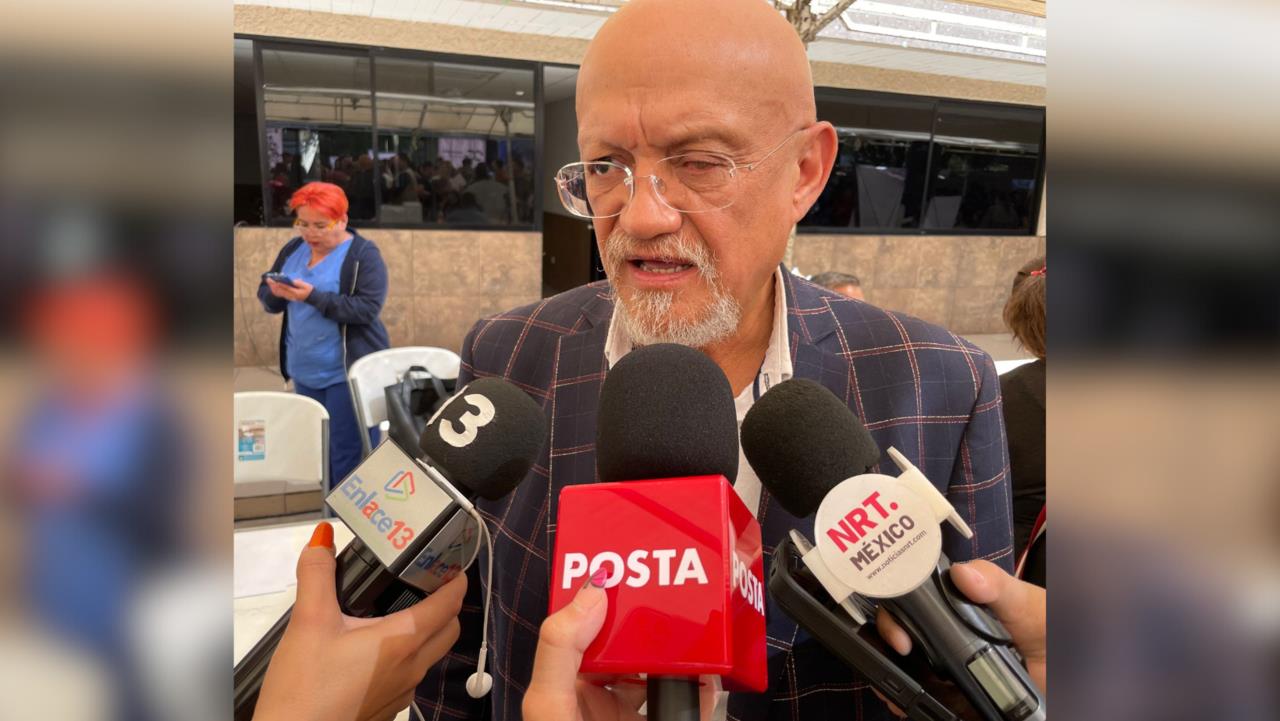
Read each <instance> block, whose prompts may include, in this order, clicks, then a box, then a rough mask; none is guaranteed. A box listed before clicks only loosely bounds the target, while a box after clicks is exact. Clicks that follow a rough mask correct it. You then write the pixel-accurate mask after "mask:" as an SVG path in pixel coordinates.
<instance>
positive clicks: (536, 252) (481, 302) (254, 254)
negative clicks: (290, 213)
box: [235, 228, 542, 366]
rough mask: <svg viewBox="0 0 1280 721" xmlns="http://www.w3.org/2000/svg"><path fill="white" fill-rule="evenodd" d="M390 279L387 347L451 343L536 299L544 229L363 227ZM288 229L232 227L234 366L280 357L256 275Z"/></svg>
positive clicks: (274, 320)
mask: <svg viewBox="0 0 1280 721" xmlns="http://www.w3.org/2000/svg"><path fill="white" fill-rule="evenodd" d="M361 234H362V235H364V236H365V237H367V238H368V239H369V240H372V241H373V242H374V243H376V244H377V245H378V248H379V249H380V250H381V251H382V258H383V260H384V261H386V264H387V272H388V275H389V278H390V290H389V291H388V293H387V302H386V305H385V306H383V309H382V322H383V323H385V324H386V326H387V331H388V333H390V335H391V344H392V345H393V346H405V345H431V346H439V347H442V348H449V349H452V350H455V351H456V350H457V349H458V348H459V347H460V346H461V344H462V337H463V336H464V335H465V334H466V332H467V330H469V329H470V328H471V325H472V324H473V323H475V321H476V320H477V319H479V318H480V317H482V316H485V315H491V314H493V313H498V312H500V311H504V310H508V309H510V308H514V307H516V306H519V305H524V304H525V303H531V302H533V301H536V300H538V298H539V297H541V295H542V293H541V291H542V236H541V235H540V234H539V233H503V232H477V231H447V230H445V231H441V230H362V231H361ZM292 236H293V231H292V230H291V229H289V228H236V229H235V281H236V287H235V296H236V297H235V303H236V310H235V354H236V355H235V357H236V365H237V366H251V365H266V366H274V365H275V364H276V363H278V362H279V359H278V343H279V339H280V316H279V315H271V314H268V313H266V312H265V311H263V310H262V306H261V305H260V304H259V303H258V299H257V288H258V278H259V277H260V276H261V275H262V273H263V272H265V271H267V270H268V269H270V267H271V263H272V261H273V260H275V257H276V254H277V253H278V252H279V251H280V248H281V247H283V246H284V244H285V243H286V242H288V240H289V238H291V237H292Z"/></svg>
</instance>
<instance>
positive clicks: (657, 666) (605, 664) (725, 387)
mask: <svg viewBox="0 0 1280 721" xmlns="http://www.w3.org/2000/svg"><path fill="white" fill-rule="evenodd" d="M597 427H598V431H597V437H596V459H597V470H598V474H599V478H600V480H601V481H602V482H601V483H596V484H590V485H579V486H568V487H566V488H565V489H563V490H562V491H561V493H560V500H559V512H558V515H557V520H556V542H555V558H554V561H553V567H552V568H553V571H552V580H551V601H550V611H551V612H552V613H554V612H555V611H557V610H559V609H560V608H563V607H564V606H565V605H567V604H568V603H569V602H570V601H571V600H572V599H573V596H574V595H575V593H576V592H577V590H578V589H579V588H580V587H581V586H582V584H583V583H585V582H586V580H587V579H588V578H590V577H591V576H592V575H593V574H595V573H596V572H597V571H600V570H604V572H605V573H606V574H607V575H606V578H605V584H604V585H605V592H606V593H607V594H608V598H609V612H608V615H607V616H606V618H605V622H604V626H603V627H602V628H601V630H600V633H599V634H598V635H597V636H596V639H595V641H594V642H592V644H591V645H590V646H589V647H588V648H587V650H586V653H585V654H584V656H583V663H582V667H581V670H582V671H583V672H584V673H605V674H646V675H647V676H648V700H649V705H648V709H647V713H648V716H649V718H651V719H656V720H657V721H663V720H664V719H673V718H678V719H686V718H687V719H696V718H698V693H697V690H698V683H699V679H700V677H705V676H717V677H719V679H720V681H721V682H722V683H723V685H724V687H725V688H726V689H728V690H731V691H751V692H760V691H764V690H765V689H766V687H767V686H768V668H767V661H766V652H765V616H764V607H765V590H764V564H763V560H762V548H761V539H760V525H759V524H758V523H757V522H756V520H755V518H754V517H753V516H752V514H751V511H750V510H749V509H748V508H747V507H746V505H745V504H743V502H742V500H741V499H740V498H739V497H738V495H737V493H735V492H734V490H733V487H732V485H731V484H732V481H733V480H734V479H735V478H736V477H737V471H738V426H737V416H736V414H735V412H734V405H733V395H732V392H731V391H730V388H729V382H728V380H727V379H726V378H725V376H724V373H723V372H721V370H720V369H719V367H717V366H716V365H715V364H714V363H713V362H712V361H711V360H710V359H709V358H707V357H706V356H705V355H703V354H702V353H700V352H698V351H696V350H693V349H691V348H686V347H684V346H677V345H668V344H663V345H655V346H647V347H645V348H640V349H637V350H634V351H632V352H631V353H628V354H627V355H626V356H625V357H624V358H623V359H622V360H621V361H619V362H618V363H617V364H616V365H615V366H614V367H613V368H612V369H611V370H610V371H609V375H608V376H607V377H606V378H605V382H604V385H603V388H602V389H601V393H600V416H599V422H598V424H597Z"/></svg>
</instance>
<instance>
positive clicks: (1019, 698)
mask: <svg viewBox="0 0 1280 721" xmlns="http://www.w3.org/2000/svg"><path fill="white" fill-rule="evenodd" d="M742 446H743V452H744V453H745V454H746V456H747V460H748V461H749V462H750V463H751V466H752V468H754V469H755V471H756V473H757V474H758V475H759V476H760V481H761V483H762V484H763V485H764V486H765V488H766V489H767V490H768V491H769V492H770V493H771V494H772V495H773V496H774V498H775V499H776V500H777V501H778V502H779V503H780V504H781V505H782V507H783V508H785V509H786V510H787V511H788V512H789V513H791V514H792V515H793V516H796V517H798V518H805V517H809V516H812V517H813V518H814V538H815V541H816V545H815V544H813V543H810V542H809V540H808V539H807V538H805V537H804V535H803V534H800V533H798V532H796V531H794V530H793V531H792V532H791V534H790V537H789V538H786V539H783V541H782V543H780V544H779V546H778V549H777V551H776V552H775V559H774V564H773V568H771V570H770V590H771V591H772V592H774V594H775V598H778V599H779V602H780V604H781V605H782V606H783V607H784V608H785V609H787V610H788V613H790V614H791V615H792V616H793V617H794V618H796V620H797V621H798V622H800V623H801V624H802V625H805V626H806V628H810V627H812V628H815V629H818V630H816V631H813V630H811V632H813V633H814V634H815V636H816V637H817V638H818V639H819V641H820V642H822V643H824V644H825V645H827V646H828V648H830V649H831V650H832V651H834V652H835V653H836V654H837V655H838V656H840V657H841V658H842V659H844V660H845V661H846V662H848V663H849V664H850V665H851V666H853V667H854V668H856V669H858V670H859V671H860V672H862V673H863V674H864V675H865V676H866V677H867V678H868V680H869V681H871V683H872V684H873V686H874V687H875V688H876V689H877V690H879V691H881V692H883V693H884V695H885V696H887V697H889V698H890V699H891V700H894V701H895V703H899V704H900V705H902V706H903V708H904V709H905V711H906V712H907V713H908V714H909V715H911V716H912V718H919V719H935V718H954V714H951V713H950V712H949V711H947V710H946V709H945V708H942V707H941V706H939V705H938V703H937V701H936V700H935V699H933V698H932V697H930V696H928V694H927V693H924V692H923V691H922V690H921V688H920V686H919V684H918V683H917V682H916V681H915V680H914V679H911V678H910V677H909V676H907V675H905V674H903V673H902V670H901V669H900V668H897V667H895V665H894V664H893V663H892V662H890V661H888V660H887V659H886V658H885V657H884V656H883V655H882V654H880V653H879V652H877V651H875V650H874V649H868V648H867V647H866V645H865V644H864V643H862V642H860V641H859V639H858V637H857V634H856V633H854V632H852V631H856V629H857V628H859V627H861V626H862V625H863V624H865V623H866V621H867V616H868V615H870V614H869V613H868V610H869V608H870V605H869V603H868V601H867V600H866V599H868V598H870V599H877V600H879V602H880V607H881V608H882V609H885V610H887V611H888V613H890V614H891V615H892V616H893V617H894V619H895V620H896V621H897V622H898V624H899V625H900V626H902V627H903V628H905V629H906V631H907V633H908V634H909V635H910V636H911V638H912V639H913V641H914V642H915V643H916V644H918V645H919V646H921V647H922V648H923V650H924V655H925V656H926V657H927V659H928V661H929V663H930V665H931V666H932V667H933V669H934V671H936V672H937V673H938V674H939V675H941V676H942V677H944V678H945V679H946V680H948V681H950V682H952V683H954V684H955V685H956V687H958V688H959V689H960V691H961V692H962V693H963V694H964V696H965V699H966V700H967V701H968V702H969V705H970V706H971V707H972V709H973V710H974V711H975V712H976V713H977V715H978V718H980V719H982V720H983V721H1042V720H1043V719H1044V718H1045V716H1046V710H1045V703H1044V698H1043V695H1042V694H1041V693H1040V692H1039V691H1038V690H1037V689H1036V688H1035V687H1034V686H1033V685H1032V683H1031V681H1030V679H1029V677H1028V675H1027V670H1026V669H1025V668H1024V667H1023V666H1022V664H1021V661H1020V659H1019V658H1018V657H1017V655H1016V653H1015V652H1014V651H1013V650H1012V649H1011V648H1010V644H1011V642H1012V641H1011V639H1010V637H1009V634H1008V631H1007V630H1006V629H1005V628H1004V627H1003V626H1001V624H1000V623H999V621H997V620H996V619H995V618H993V617H992V616H991V615H990V613H989V612H988V611H987V610H985V609H983V608H982V607H981V606H978V605H975V604H973V603H970V602H969V601H968V600H966V599H965V598H964V596H963V595H962V594H961V593H960V591H959V590H957V589H956V587H955V583H954V582H953V580H952V579H951V577H950V573H949V571H950V565H951V564H950V561H949V559H947V557H946V555H945V554H943V553H942V551H941V548H942V526H941V524H942V522H944V521H946V522H948V523H950V524H951V525H952V526H954V527H955V529H956V530H957V531H959V532H960V533H961V534H962V535H964V536H966V537H969V536H971V535H972V531H971V530H970V529H969V527H968V526H967V524H965V522H964V521H963V519H961V518H960V516H959V514H957V513H956V511H955V509H954V508H953V507H952V506H951V504H950V503H949V502H948V501H947V499H946V498H945V497H944V496H943V495H942V494H941V493H940V492H939V491H938V490H937V488H935V487H934V486H933V484H932V483H930V482H929V480H928V479H927V478H925V477H924V475H923V474H922V473H921V472H920V470H919V469H918V468H916V467H915V466H914V465H912V464H911V462H910V461H908V460H907V459H906V457H904V456H903V455H902V454H901V453H899V452H898V451H897V450H896V449H894V448H889V449H888V455H889V457H890V459H891V460H892V461H893V463H894V465H896V466H897V468H898V470H899V475H897V476H896V477H895V476H889V475H882V474H878V473H868V472H867V470H868V469H869V468H870V467H871V466H873V465H875V464H876V463H877V461H878V460H879V458H880V449H879V448H878V447H877V446H876V444H875V442H874V440H872V438H871V435H870V433H869V432H868V431H867V429H866V428H865V427H864V426H863V425H862V423H861V421H859V420H858V418H857V417H856V416H854V415H853V413H852V412H851V411H850V410H849V408H848V406H846V405H845V404H844V403H843V402H841V401H840V400H839V399H838V398H836V397H835V396H834V395H832V393H831V392H830V391H829V390H827V389H826V388H824V387H822V386H820V385H818V384H817V383H814V382H812V381H807V380H799V379H792V380H789V381H785V382H783V383H780V384H778V385H777V386H774V387H773V388H771V389H770V390H769V391H768V392H766V393H765V394H764V396H763V397H761V399H760V400H759V401H757V402H756V404H755V405H754V406H752V408H751V410H750V411H749V412H748V413H747V416H746V418H745V419H744V421H743V424H742ZM807 581H812V583H809V584H808V586H809V587H810V588H811V587H812V586H817V588H818V593H817V594H815V593H811V592H809V591H808V590H806V589H805V585H806V582H807ZM779 594H781V595H779ZM820 596H821V597H823V598H825V601H824V600H822V599H820ZM828 606H829V607H828ZM850 622H852V623H850Z"/></svg>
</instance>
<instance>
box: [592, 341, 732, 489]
mask: <svg viewBox="0 0 1280 721" xmlns="http://www.w3.org/2000/svg"><path fill="white" fill-rule="evenodd" d="M596 469H597V471H598V472H599V475H600V480H601V481H635V480H644V479H653V478H678V477H680V476H707V475H715V474H719V475H722V476H724V477H725V478H728V479H729V481H730V482H732V481H734V480H736V479H737V477H738V416H737V412H736V411H735V410H734V406H733V391H732V390H731V389H730V387H729V379H728V378H726V377H725V375H724V372H723V371H721V370H720V367H719V366H717V365H716V364H715V362H713V361H712V360H711V359H710V358H708V357H707V356H706V355H704V354H703V353H702V352H701V351H698V350H695V349H693V348H689V347H686V346H682V345H674V344H671V343H661V344H658V345H651V346H645V347H643V348H637V349H635V350H633V351H631V352H630V353H628V354H627V355H625V356H623V358H622V360H620V361H618V362H617V364H615V365H614V366H613V368H611V369H610V370H609V374H608V375H607V376H605V379H604V387H603V388H601V390H600V415H599V418H598V420H597V423H596Z"/></svg>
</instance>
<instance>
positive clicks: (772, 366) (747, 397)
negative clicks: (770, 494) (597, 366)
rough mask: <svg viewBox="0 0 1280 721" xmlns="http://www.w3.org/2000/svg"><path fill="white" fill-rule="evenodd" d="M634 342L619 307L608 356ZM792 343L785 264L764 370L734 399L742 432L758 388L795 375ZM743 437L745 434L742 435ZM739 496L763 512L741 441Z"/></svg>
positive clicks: (616, 356)
mask: <svg viewBox="0 0 1280 721" xmlns="http://www.w3.org/2000/svg"><path fill="white" fill-rule="evenodd" d="M633 347H634V346H633V345H632V343H631V339H630V338H629V337H628V336H627V331H626V329H624V328H623V327H622V324H621V323H619V322H618V311H617V309H616V308H615V309H614V312H613V319H612V320H611V321H610V322H609V336H608V338H606V339H605V345H604V354H605V359H606V360H607V361H608V362H609V367H610V368H612V367H613V366H614V364H616V363H617V362H618V361H619V360H622V357H623V356H625V355H626V354H627V353H630V352H631V349H632V348H633ZM791 374H792V368H791V347H790V345H789V343H788V340H787V293H786V285H785V283H784V280H783V277H782V268H781V267H779V268H778V269H777V270H775V271H774V273H773V331H772V332H771V333H770V334H769V348H768V349H767V350H766V351H765V353H764V362H763V363H761V364H760V372H759V374H757V375H756V378H755V382H753V383H748V384H747V387H746V388H743V389H742V392H741V393H739V394H738V397H737V398H734V399H733V405H734V409H735V410H736V411H737V415H738V429H739V434H741V429H742V419H743V418H745V417H746V415H747V411H749V410H751V406H753V405H755V402H756V388H757V386H758V387H759V392H760V393H761V394H763V393H764V392H765V391H767V390H769V389H770V388H772V387H773V386H775V385H777V384H779V383H781V382H783V381H785V380H787V379H789V378H791ZM739 440H741V435H739ZM733 489H734V490H735V491H737V492H738V497H739V498H741V499H742V502H743V503H744V504H745V505H746V506H747V508H749V509H751V513H752V514H753V515H757V516H758V515H759V506H760V477H759V476H757V475H756V472H755V471H754V470H753V469H752V468H751V465H750V464H748V463H747V458H746V456H745V455H744V454H743V453H742V444H741V442H739V444H738V480H737V482H735V483H734V484H733Z"/></svg>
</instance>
